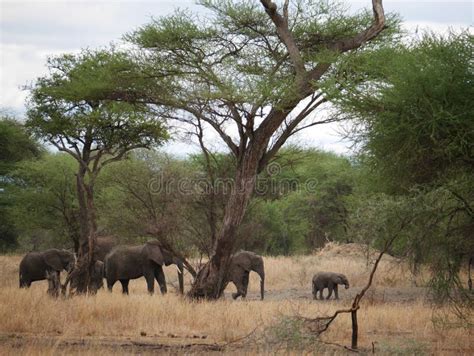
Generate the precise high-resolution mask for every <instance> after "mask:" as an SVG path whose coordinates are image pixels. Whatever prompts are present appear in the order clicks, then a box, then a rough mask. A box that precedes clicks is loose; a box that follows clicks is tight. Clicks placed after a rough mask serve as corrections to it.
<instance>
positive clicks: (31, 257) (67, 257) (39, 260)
mask: <svg viewBox="0 0 474 356" xmlns="http://www.w3.org/2000/svg"><path fill="white" fill-rule="evenodd" d="M75 262H76V258H75V256H74V254H73V253H72V252H70V251H67V250H58V249H55V248H53V249H49V250H46V251H42V252H29V253H27V254H26V255H25V257H23V259H22V260H21V262H20V272H19V278H20V288H25V287H26V288H28V287H30V286H31V283H32V282H35V281H42V280H44V279H46V275H47V272H48V273H50V272H57V273H58V275H59V273H60V272H61V271H62V270H65V271H68V272H69V271H71V270H72V268H73V267H74V263H75Z"/></svg>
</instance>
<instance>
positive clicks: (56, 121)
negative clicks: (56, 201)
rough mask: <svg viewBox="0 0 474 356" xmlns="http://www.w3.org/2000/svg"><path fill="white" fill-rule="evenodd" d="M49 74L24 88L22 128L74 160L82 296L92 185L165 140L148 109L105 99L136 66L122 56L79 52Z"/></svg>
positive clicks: (92, 221) (91, 233) (91, 234)
mask: <svg viewBox="0 0 474 356" xmlns="http://www.w3.org/2000/svg"><path fill="white" fill-rule="evenodd" d="M48 68H49V74H48V75H46V76H45V77H41V78H38V79H37V81H36V82H35V83H34V84H33V85H32V86H31V87H30V88H29V89H30V93H31V95H30V100H29V103H28V113H27V115H28V120H27V123H26V124H27V126H28V127H29V128H30V129H31V130H32V132H34V133H35V134H36V135H37V137H41V138H42V139H44V140H45V141H46V142H49V143H50V144H52V145H53V146H55V147H56V148H57V149H58V150H59V151H61V152H66V153H68V154H69V155H71V157H73V158H74V159H75V160H76V161H77V163H78V168H77V172H76V189H77V197H78V205H79V222H80V229H81V230H80V231H81V234H80V244H79V245H80V246H79V259H78V264H77V265H76V270H77V271H78V272H77V273H76V274H75V275H76V276H77V278H78V282H77V283H75V285H77V286H78V288H77V289H78V292H87V291H88V285H87V281H89V280H91V278H89V275H90V273H93V271H94V268H93V266H94V261H93V256H92V253H91V251H93V248H94V243H95V239H96V238H95V235H96V232H97V221H96V220H97V219H96V208H95V204H94V186H95V183H96V180H97V177H98V175H99V173H100V171H101V170H102V168H103V167H105V166H107V165H108V164H110V163H113V162H116V161H119V160H121V159H123V158H125V157H126V155H127V153H128V152H130V151H131V150H133V149H136V148H150V147H153V146H155V145H159V144H161V143H162V142H163V141H164V140H165V139H166V138H167V134H166V130H165V129H164V126H163V124H162V123H161V122H160V121H159V120H156V119H155V116H154V114H153V112H151V110H150V108H149V106H147V105H145V104H140V103H125V102H117V101H111V100H104V99H103V98H104V97H105V96H107V94H108V93H109V92H111V91H112V90H116V89H117V88H125V87H128V86H129V85H130V78H131V77H134V68H135V66H134V65H133V63H131V62H130V61H129V60H128V59H127V57H126V55H125V54H123V53H121V52H117V51H115V50H113V49H112V50H111V51H106V50H103V51H97V52H89V51H83V52H81V53H80V54H78V55H63V56H59V57H57V58H51V59H49V61H48Z"/></svg>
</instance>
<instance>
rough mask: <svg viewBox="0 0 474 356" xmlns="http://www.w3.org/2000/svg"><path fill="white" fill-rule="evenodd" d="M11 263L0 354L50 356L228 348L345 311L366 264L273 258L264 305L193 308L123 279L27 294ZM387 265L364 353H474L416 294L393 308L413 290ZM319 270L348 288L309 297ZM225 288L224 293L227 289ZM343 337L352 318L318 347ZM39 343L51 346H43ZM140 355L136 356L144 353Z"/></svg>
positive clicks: (368, 314)
mask: <svg viewBox="0 0 474 356" xmlns="http://www.w3.org/2000/svg"><path fill="white" fill-rule="evenodd" d="M19 261H20V257H16V256H8V257H7V256H0V276H1V277H0V278H1V279H2V286H3V288H2V289H0V320H1V323H0V335H2V336H0V354H10V353H11V354H13V353H17V352H18V350H21V351H22V352H23V353H26V354H45V353H51V354H53V353H57V352H58V350H59V353H63V352H64V353H70V352H77V353H80V354H94V353H97V352H100V353H105V354H108V353H117V352H118V353H131V352H135V351H136V350H135V351H134V349H133V346H132V348H124V347H125V346H124V345H122V346H121V347H119V348H118V349H114V348H113V347H112V348H111V346H110V345H121V344H120V342H131V341H130V340H132V341H133V340H135V341H137V340H138V341H139V342H148V343H150V342H151V343H153V342H154V343H167V344H169V343H174V344H176V345H179V344H180V343H200V344H206V343H207V344H212V343H218V344H219V343H226V342H229V341H232V340H235V339H238V338H240V337H242V336H244V335H246V334H248V333H250V332H251V331H252V330H253V329H254V328H255V327H256V326H257V325H259V326H260V328H259V329H258V330H263V329H265V328H267V330H268V327H269V326H270V325H273V324H274V323H276V322H277V321H278V320H279V319H280V318H281V316H282V315H294V314H296V313H299V314H301V315H305V316H308V317H311V316H315V315H324V314H328V313H331V312H333V311H334V310H335V309H337V308H340V307H345V306H347V305H349V304H350V292H352V293H355V292H356V291H357V290H358V289H360V287H361V286H362V285H363V284H364V283H365V281H366V278H367V275H368V272H369V271H368V269H367V267H366V263H365V260H364V259H363V258H359V257H358V256H351V257H350V258H342V257H337V256H334V255H327V256H324V254H317V255H314V256H302V257H292V258H289V257H271V258H266V259H265V264H266V275H267V279H266V289H267V291H268V294H267V295H268V298H267V299H266V300H265V301H264V302H261V301H258V300H248V301H232V300H231V298H230V297H229V296H228V295H227V297H226V298H225V300H220V301H217V302H191V301H188V300H185V299H183V298H181V297H180V296H179V295H177V294H176V293H175V291H174V288H173V287H170V288H169V289H170V293H168V294H167V295H166V296H161V295H155V296H149V295H148V294H147V292H146V286H145V281H144V280H143V279H138V280H135V281H131V283H130V296H128V297H127V296H122V295H121V293H120V289H121V288H120V285H119V284H117V285H116V286H115V288H114V292H113V293H112V294H110V293H108V292H107V291H104V290H102V291H100V292H99V293H98V294H97V295H96V296H93V297H76V298H73V299H66V300H64V299H57V300H55V299H52V298H50V297H49V296H48V295H47V294H46V289H47V284H46V283H45V282H36V283H33V286H32V287H31V288H30V289H29V290H25V289H22V290H20V289H19V288H18V264H19ZM392 262H394V261H391V263H388V262H385V263H383V264H382V266H381V268H380V273H379V276H378V278H377V280H376V282H375V288H376V290H377V291H380V292H386V291H387V290H389V291H391V292H390V293H391V297H390V298H385V297H383V298H382V297H380V296H381V295H384V294H380V293H379V294H376V293H373V294H372V295H370V294H369V296H368V298H367V300H366V301H365V302H363V303H362V309H361V310H360V312H359V325H360V331H359V334H360V341H359V344H360V346H361V347H362V348H367V349H370V348H371V347H372V346H371V345H372V343H373V342H375V344H374V345H375V347H376V349H378V350H385V351H386V352H388V353H392V352H396V351H400V350H401V351H403V350H404V351H408V352H411V353H413V352H415V350H416V353H418V351H420V350H421V351H423V350H424V351H426V352H428V353H443V354H445V353H450V352H452V353H454V354H463V353H464V354H470V353H472V352H474V349H473V345H472V341H471V340H472V336H473V335H472V331H473V330H466V329H462V328H458V329H456V328H450V329H441V330H440V329H437V328H435V326H434V324H433V323H432V322H431V320H432V309H431V307H430V306H429V305H428V304H427V303H426V302H425V301H424V300H423V293H420V292H419V291H418V292H417V293H415V294H414V298H413V299H412V300H411V301H410V302H405V303H401V302H397V295H398V294H397V293H398V292H403V291H406V290H408V291H409V292H411V291H413V290H414V287H413V286H412V281H411V279H410V278H409V277H407V276H409V273H408V271H407V267H406V266H405V265H404V264H402V263H395V264H394V263H392ZM318 270H329V271H338V272H341V273H345V274H346V275H347V276H348V278H349V281H350V282H351V288H350V289H349V290H348V291H346V290H342V289H340V294H341V298H342V300H341V301H329V302H321V301H313V300H311V299H310V280H311V277H312V274H313V273H314V272H316V271H318ZM165 273H166V276H167V278H168V282H169V283H170V284H172V285H176V284H177V283H176V272H175V270H174V269H172V268H167V269H166V270H165ZM423 278H426V274H422V276H421V277H420V279H421V280H420V281H418V282H419V283H421V281H422V280H423ZM187 283H188V284H189V283H190V281H189V280H188V281H187ZM233 288H234V287H233V286H229V287H228V290H227V292H231V291H233ZM250 290H251V293H252V294H251V299H253V298H252V296H255V299H257V298H256V295H257V293H258V279H257V278H256V277H255V276H253V277H252V279H251V282H250ZM394 291H395V292H394ZM258 332H259V331H257V333H258ZM350 333H351V328H350V317H349V316H348V315H343V316H341V317H340V318H339V319H337V320H336V322H335V323H334V325H332V326H331V328H330V330H329V331H328V332H327V333H326V334H325V335H324V336H323V340H324V341H326V342H333V343H338V344H342V345H348V344H350ZM13 336H14V337H13ZM46 338H50V339H48V340H53V341H48V342H45V341H44V340H46ZM76 339H77V340H81V339H82V341H81V342H78V343H74V342H73V343H72V344H71V342H70V341H71V340H76ZM67 340H69V344H68V345H69V346H64V345H63V346H62V348H61V349H59V345H60V344H61V343H62V342H65V341H67ZM84 340H86V342H85V341H84ZM407 340H408V341H407ZM84 342H85V344H84ZM104 342H106V344H105V346H104ZM1 345H3V346H1ZM77 345H80V347H78V346H77ZM191 350H193V349H191ZM194 350H195V351H199V349H194ZM255 350H257V349H254V351H255ZM410 350H411V351H410ZM138 351H139V352H140V353H144V351H146V350H143V349H141V350H138ZM154 351H155V352H156V350H154ZM201 351H202V350H201ZM145 353H146V352H145Z"/></svg>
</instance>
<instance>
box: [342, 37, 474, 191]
mask: <svg viewBox="0 0 474 356" xmlns="http://www.w3.org/2000/svg"><path fill="white" fill-rule="evenodd" d="M473 43H474V42H473V40H472V36H470V35H469V34H467V33H463V34H460V35H454V34H452V35H450V36H449V37H439V36H436V35H425V36H424V37H423V39H422V40H421V41H420V42H415V43H414V44H412V45H411V46H397V47H395V48H386V49H384V50H382V51H378V52H377V53H374V54H373V55H371V56H370V57H368V56H361V57H360V58H359V62H358V67H357V69H358V70H359V71H361V72H363V73H365V77H364V78H360V83H359V85H357V86H354V87H352V88H350V89H349V90H348V92H347V93H345V94H344V96H343V97H341V98H340V100H339V105H340V109H341V115H344V116H349V115H351V116H352V117H353V118H356V122H357V124H356V130H355V131H354V132H353V138H354V139H355V140H356V141H357V142H359V143H360V144H361V147H362V153H363V154H365V155H366V156H367V157H366V158H365V160H366V162H367V163H369V164H370V165H372V166H373V167H376V169H377V171H378V172H379V173H380V174H382V175H383V178H384V179H385V180H386V186H387V188H389V189H391V191H392V192H396V191H398V192H400V191H407V190H409V189H410V187H411V186H412V185H413V184H436V182H437V181H438V180H439V179H443V177H444V178H446V177H448V176H450V175H453V174H454V175H456V174H457V173H456V172H458V171H459V170H465V169H467V170H468V171H470V172H471V173H472V163H473V162H474V153H473V150H472V142H473V140H474V121H473V120H472V117H473V114H474V106H473V102H472V97H473V95H474V89H473V86H472V82H473V80H474V77H473V75H474V71H473V69H472V60H471V58H472V51H473Z"/></svg>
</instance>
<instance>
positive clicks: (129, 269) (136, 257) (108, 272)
mask: <svg viewBox="0 0 474 356" xmlns="http://www.w3.org/2000/svg"><path fill="white" fill-rule="evenodd" d="M171 264H176V265H177V266H178V281H179V290H180V292H181V294H182V293H183V292H184V282H183V260H182V259H181V258H179V257H176V256H174V255H173V254H172V253H171V252H169V251H168V250H167V249H165V248H163V247H162V246H161V244H160V243H159V242H158V241H150V242H147V243H146V244H145V245H141V246H117V247H115V248H114V249H113V250H112V251H111V252H110V253H109V254H108V255H107V256H106V257H105V278H106V280H107V288H108V289H109V291H112V288H113V286H114V284H115V282H117V281H120V283H121V284H122V292H123V293H124V294H128V283H129V281H130V280H131V279H136V278H140V277H142V276H143V277H145V279H146V283H147V287H148V292H149V293H150V294H153V292H154V287H155V281H154V280H155V279H156V281H157V282H158V284H159V286H160V290H161V293H162V294H165V293H166V292H167V288H166V278H165V274H164V273H163V265H165V266H169V265H171Z"/></svg>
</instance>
